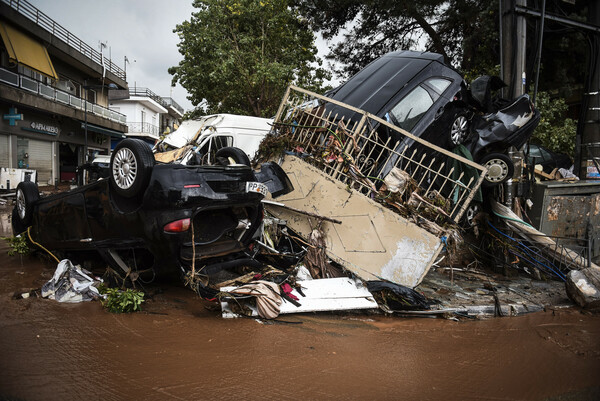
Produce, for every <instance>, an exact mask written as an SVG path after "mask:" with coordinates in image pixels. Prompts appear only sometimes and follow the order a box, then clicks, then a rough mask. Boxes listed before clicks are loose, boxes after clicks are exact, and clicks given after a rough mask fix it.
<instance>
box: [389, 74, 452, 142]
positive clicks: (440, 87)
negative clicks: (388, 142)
mask: <svg viewBox="0 0 600 401" xmlns="http://www.w3.org/2000/svg"><path fill="white" fill-rule="evenodd" d="M423 85H425V86H423ZM448 86H450V81H449V80H447V79H443V78H431V79H428V80H427V81H425V82H423V83H422V84H421V85H419V86H417V87H416V88H415V89H413V90H412V91H411V92H410V93H409V94H408V95H406V96H404V98H403V99H402V100H400V102H398V104H397V105H396V106H394V108H393V109H392V110H390V116H391V117H392V120H393V122H394V124H396V125H397V126H398V127H400V128H402V129H404V130H406V131H409V132H410V131H411V130H412V129H413V128H414V126H415V125H416V124H417V123H418V122H419V120H420V119H421V117H423V115H424V114H425V113H426V112H427V110H429V108H430V107H431V106H432V105H433V103H434V102H435V101H436V100H437V99H438V98H439V97H440V95H441V94H442V93H443V92H444V91H445V90H446V88H448ZM426 88H428V89H429V90H427V89H426ZM433 92H435V93H433Z"/></svg>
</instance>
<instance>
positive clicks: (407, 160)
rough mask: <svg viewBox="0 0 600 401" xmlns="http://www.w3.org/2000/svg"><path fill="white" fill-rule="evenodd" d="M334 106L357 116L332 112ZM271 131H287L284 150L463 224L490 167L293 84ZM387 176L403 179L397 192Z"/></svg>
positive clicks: (397, 201)
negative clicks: (350, 117)
mask: <svg viewBox="0 0 600 401" xmlns="http://www.w3.org/2000/svg"><path fill="white" fill-rule="evenodd" d="M334 105H335V106H337V107H338V108H339V107H341V108H344V109H346V110H347V111H350V112H351V113H348V114H349V115H350V114H354V116H357V117H355V118H354V119H353V120H347V119H346V120H345V119H344V118H343V117H339V116H338V115H337V114H336V115H332V114H331V111H329V112H328V111H327V110H328V109H329V110H330V109H331V107H330V106H334ZM328 106H329V107H328ZM273 133H274V134H275V136H276V138H277V137H278V136H279V137H281V136H283V137H284V138H283V139H284V140H283V142H282V143H283V144H285V145H284V146H286V147H287V148H286V149H285V150H287V151H291V152H295V153H296V154H298V155H299V156H300V157H302V158H304V160H306V161H309V162H310V163H311V164H313V165H315V166H317V167H318V168H320V169H321V170H322V171H323V172H324V173H326V174H328V175H329V176H331V177H332V178H334V179H336V180H338V181H339V182H341V183H343V184H344V185H347V186H348V187H349V188H352V189H356V190H357V191H359V192H361V193H363V194H364V195H366V196H369V197H370V198H372V199H374V200H377V201H380V202H382V203H384V204H387V205H388V206H390V207H391V208H393V209H395V210H397V211H398V212H399V213H401V214H406V215H413V216H414V213H415V212H416V214H417V215H418V217H419V218H420V217H424V218H425V219H427V220H429V221H434V222H436V221H439V220H442V219H444V218H449V219H452V220H454V221H455V222H458V221H459V220H460V218H461V217H462V215H463V214H464V212H465V211H466V209H467V207H468V205H469V204H470V202H471V201H472V199H473V198H474V197H475V195H476V193H477V191H478V190H479V187H480V186H481V183H482V182H483V179H484V175H485V174H486V172H487V170H486V169H485V167H483V166H481V165H479V164H477V163H474V162H472V161H470V160H467V159H465V158H463V157H460V156H458V155H456V154H454V153H452V152H450V151H448V150H446V149H443V148H440V147H438V146H436V145H433V144H431V143H429V142H427V141H425V140H423V139H421V138H418V137H415V136H414V135H412V134H410V133H409V132H407V131H405V130H403V129H401V128H399V127H397V126H395V125H393V124H391V123H389V122H387V121H385V120H382V119H381V118H378V117H376V116H374V115H372V114H370V113H367V112H365V111H363V110H360V109H357V108H355V107H352V106H350V105H347V104H344V103H341V102H338V101H335V100H333V99H330V98H327V97H325V96H321V95H318V94H316V93H312V92H309V91H306V90H304V89H301V88H298V87H295V86H290V87H289V88H288V90H287V92H286V94H285V96H284V98H283V100H282V103H281V105H280V106H279V110H278V112H277V115H276V117H275V121H274V124H273ZM407 143H408V144H409V145H406V144H407ZM403 145H405V146H403ZM388 176H392V178H394V179H395V180H396V181H404V184H403V185H401V186H399V189H398V191H396V192H394V193H392V190H391V189H390V181H387V182H386V179H388ZM397 178H399V179H397ZM444 215H445V216H444Z"/></svg>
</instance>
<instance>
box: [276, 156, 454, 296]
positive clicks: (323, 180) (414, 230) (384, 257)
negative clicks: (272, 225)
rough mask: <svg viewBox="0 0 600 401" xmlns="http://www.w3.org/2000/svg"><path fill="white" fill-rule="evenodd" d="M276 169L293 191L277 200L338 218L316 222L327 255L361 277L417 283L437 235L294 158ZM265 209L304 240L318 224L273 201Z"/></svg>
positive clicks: (434, 249)
mask: <svg viewBox="0 0 600 401" xmlns="http://www.w3.org/2000/svg"><path fill="white" fill-rule="evenodd" d="M281 167H282V168H283V170H284V171H285V172H286V173H287V175H288V177H289V178H290V180H291V181H292V184H293V185H294V191H292V192H290V193H289V194H287V195H284V196H281V197H279V198H277V201H278V202H281V203H284V204H285V205H288V206H291V207H293V208H296V209H301V210H305V211H308V212H313V213H316V214H318V215H322V216H327V217H330V218H334V219H336V220H340V221H341V222H342V223H341V224H334V223H331V222H328V221H323V223H322V225H321V229H322V230H323V233H324V234H325V236H326V241H327V250H326V251H327V256H328V257H329V258H331V259H332V260H334V261H335V262H337V263H339V264H341V265H342V266H344V267H345V268H346V269H348V270H350V271H352V272H354V273H355V274H356V275H358V276H359V277H361V278H362V279H364V280H373V279H383V280H389V281H391V282H394V283H396V284H401V285H404V286H407V287H410V288H413V287H415V286H416V285H418V284H419V283H420V282H421V280H422V279H423V277H424V276H425V274H426V273H427V272H428V271H429V268H430V267H431V265H432V264H433V262H434V261H435V259H436V257H437V255H438V254H439V252H440V251H441V250H442V248H443V245H442V241H441V239H440V238H438V237H436V236H435V235H433V234H431V233H429V232H428V231H426V230H424V229H422V228H420V227H419V226H417V225H416V224H414V223H412V222H410V221H408V220H407V219H405V218H404V217H402V216H400V215H399V214H397V213H395V212H393V211H391V210H389V209H387V208H385V207H384V206H383V205H381V204H379V203H377V202H375V201H373V200H371V199H369V198H368V197H366V196H365V195H363V194H361V193H359V192H357V191H355V190H352V189H350V188H348V187H346V186H345V185H343V184H342V183H340V182H338V181H336V180H334V179H332V178H331V177H330V176H328V175H327V174H325V173H323V172H322V171H320V170H319V169H317V168H315V167H313V166H311V165H309V164H308V163H306V162H304V161H302V160H301V159H299V158H297V157H295V156H289V155H287V156H285V158H284V159H283V162H282V163H281ZM265 207H266V208H267V210H268V211H269V213H271V214H273V215H275V216H276V217H277V218H280V219H283V220H286V221H287V224H288V226H289V227H290V228H291V229H292V230H294V231H296V232H297V233H299V234H300V235H302V236H303V237H304V238H305V239H307V238H308V237H309V236H310V233H311V231H312V229H313V228H314V227H315V226H316V224H317V222H318V221H317V219H316V218H312V217H307V216H304V215H301V214H299V213H295V212H294V211H290V210H286V209H284V208H281V207H277V206H275V205H265Z"/></svg>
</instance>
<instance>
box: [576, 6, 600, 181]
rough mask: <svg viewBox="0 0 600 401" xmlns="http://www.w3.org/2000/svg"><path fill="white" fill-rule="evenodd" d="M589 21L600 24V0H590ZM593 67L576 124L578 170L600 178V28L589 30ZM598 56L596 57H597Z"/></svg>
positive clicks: (596, 24)
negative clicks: (593, 30)
mask: <svg viewBox="0 0 600 401" xmlns="http://www.w3.org/2000/svg"><path fill="white" fill-rule="evenodd" d="M590 3H591V4H590V5H589V10H588V13H589V14H588V22H589V23H590V25H592V26H594V27H600V4H599V3H600V1H592V2H590ZM588 35H589V38H590V41H589V42H590V53H591V54H590V58H591V59H592V60H591V63H590V66H591V68H590V71H589V72H588V74H589V77H588V80H587V82H586V84H585V85H584V90H585V93H584V95H583V101H582V103H581V104H582V110H581V117H580V118H579V124H578V127H577V142H576V147H577V149H576V150H575V173H576V174H577V170H578V169H579V177H580V178H581V179H586V178H591V179H596V180H597V179H600V65H599V64H600V56H599V54H600V32H598V31H595V32H589V33H588ZM594 56H595V57H594Z"/></svg>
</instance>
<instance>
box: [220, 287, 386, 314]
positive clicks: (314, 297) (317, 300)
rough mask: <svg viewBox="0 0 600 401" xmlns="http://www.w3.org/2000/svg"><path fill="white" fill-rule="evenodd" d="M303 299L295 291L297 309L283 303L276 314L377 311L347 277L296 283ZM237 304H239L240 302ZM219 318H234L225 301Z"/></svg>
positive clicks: (369, 297)
mask: <svg viewBox="0 0 600 401" xmlns="http://www.w3.org/2000/svg"><path fill="white" fill-rule="evenodd" d="M297 284H299V285H300V286H301V288H302V292H303V293H304V295H305V296H304V297H303V296H302V295H300V294H299V293H298V292H297V291H296V290H295V289H294V290H293V291H292V294H293V295H295V296H296V297H298V302H299V303H300V306H296V305H294V304H292V303H291V302H287V301H285V300H283V303H282V304H281V306H280V312H279V313H280V314H288V313H303V312H323V311H342V310H360V309H377V307H378V306H377V302H376V301H375V299H374V298H373V295H372V294H371V293H370V292H369V290H367V288H366V287H365V286H364V285H363V284H362V282H360V281H358V280H356V281H355V280H352V279H349V278H347V277H336V278H327V279H321V280H307V281H298V282H297ZM234 288H235V287H222V288H221V289H220V290H221V291H223V292H228V291H231V290H233V289H234ZM240 302H241V301H240ZM221 309H222V311H223V314H222V316H223V317H224V318H231V317H237V316H238V315H236V314H235V313H233V312H232V311H231V309H230V308H229V304H228V303H227V302H221ZM250 309H251V310H252V316H258V313H257V311H256V309H255V308H253V307H250Z"/></svg>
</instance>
